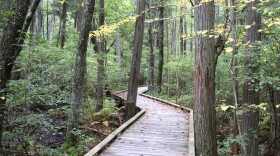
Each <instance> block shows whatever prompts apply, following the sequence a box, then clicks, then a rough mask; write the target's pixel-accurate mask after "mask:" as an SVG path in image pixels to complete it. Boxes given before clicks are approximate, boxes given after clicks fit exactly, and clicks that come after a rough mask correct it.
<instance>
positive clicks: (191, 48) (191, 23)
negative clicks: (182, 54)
mask: <svg viewBox="0 0 280 156" xmlns="http://www.w3.org/2000/svg"><path fill="white" fill-rule="evenodd" d="M191 17H193V12H192V11H191ZM192 19H193V18H192ZM190 29H191V32H190V33H191V37H193V20H192V21H190ZM190 51H191V52H192V51H193V39H192V38H191V39H190Z"/></svg>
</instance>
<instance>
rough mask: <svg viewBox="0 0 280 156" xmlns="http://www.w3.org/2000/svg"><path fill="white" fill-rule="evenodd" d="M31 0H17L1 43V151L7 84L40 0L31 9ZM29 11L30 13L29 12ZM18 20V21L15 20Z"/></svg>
mask: <svg viewBox="0 0 280 156" xmlns="http://www.w3.org/2000/svg"><path fill="white" fill-rule="evenodd" d="M30 3H31V2H30V0H17V1H16V2H15V3H14V10H13V12H14V14H13V15H12V16H10V17H9V19H8V22H7V24H6V26H5V29H4V31H3V35H2V37H1V38H2V39H1V43H0V77H1V79H0V88H1V89H0V97H1V98H0V153H3V149H2V148H3V146H2V133H3V121H4V114H5V111H6V106H5V102H6V95H7V89H8V88H7V84H8V81H9V80H10V79H11V72H12V69H13V65H14V61H15V60H16V58H17V56H18V55H19V54H20V51H21V50H22V46H21V45H22V44H23V42H24V40H25V34H26V32H27V30H28V27H29V25H30V23H31V21H32V18H33V16H34V13H35V11H36V9H37V6H38V4H39V3H40V0H34V1H33V3H32V5H31V7H30V9H29V10H28V8H29V6H30ZM28 12H29V13H28ZM15 21H16V22H15Z"/></svg>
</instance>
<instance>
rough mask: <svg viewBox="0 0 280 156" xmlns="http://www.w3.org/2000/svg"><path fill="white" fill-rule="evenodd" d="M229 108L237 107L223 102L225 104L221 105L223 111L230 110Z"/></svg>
mask: <svg viewBox="0 0 280 156" xmlns="http://www.w3.org/2000/svg"><path fill="white" fill-rule="evenodd" d="M229 108H233V109H234V108H235V107H234V106H231V105H225V104H223V105H220V109H221V110H222V111H226V110H228V109H229Z"/></svg>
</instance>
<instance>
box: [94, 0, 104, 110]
mask: <svg viewBox="0 0 280 156" xmlns="http://www.w3.org/2000/svg"><path fill="white" fill-rule="evenodd" d="M99 7H100V8H99V27H101V26H103V25H104V24H105V13H104V0H99ZM104 40H105V38H104V36H101V38H100V39H99V40H98V41H97V47H98V56H97V63H98V67H97V97H96V98H97V99H96V100H97V105H96V111H100V110H101V109H102V108H103V96H104V95H103V86H104V84H103V79H104V69H105V68H104V55H105V45H104Z"/></svg>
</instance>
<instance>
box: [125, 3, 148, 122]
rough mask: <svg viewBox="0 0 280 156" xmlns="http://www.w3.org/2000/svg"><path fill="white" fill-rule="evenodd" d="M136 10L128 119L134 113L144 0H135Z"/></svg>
mask: <svg viewBox="0 0 280 156" xmlns="http://www.w3.org/2000/svg"><path fill="white" fill-rule="evenodd" d="M136 2H137V11H136V13H137V14H138V15H139V16H138V17H137V19H136V24H135V35H134V45H133V55H132V61H131V67H130V75H129V83H128V94H127V100H126V104H125V119H126V120H129V119H130V118H132V117H133V116H134V115H135V112H136V98H137V89H138V83H139V74H140V63H141V55H142V45H143V38H144V21H145V12H144V10H145V4H146V1H144V0H137V1H136Z"/></svg>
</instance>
